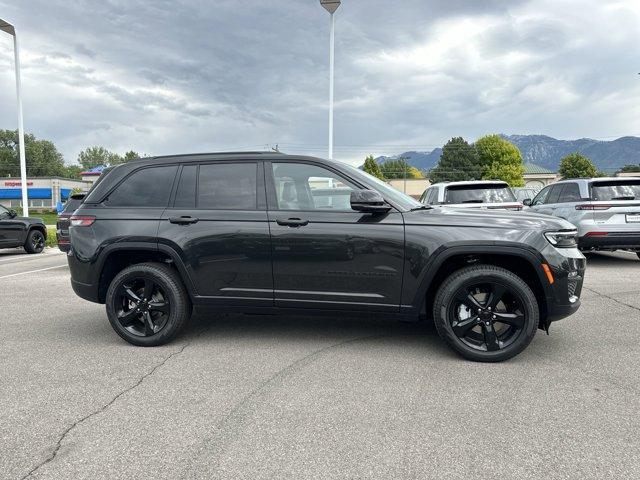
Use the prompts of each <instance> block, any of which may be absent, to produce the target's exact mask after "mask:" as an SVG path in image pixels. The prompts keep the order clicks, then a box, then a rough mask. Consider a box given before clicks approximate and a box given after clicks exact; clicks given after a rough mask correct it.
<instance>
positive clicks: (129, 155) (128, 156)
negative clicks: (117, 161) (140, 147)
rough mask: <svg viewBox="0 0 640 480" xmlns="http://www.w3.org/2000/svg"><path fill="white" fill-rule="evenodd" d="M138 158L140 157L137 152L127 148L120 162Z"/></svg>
mask: <svg viewBox="0 0 640 480" xmlns="http://www.w3.org/2000/svg"><path fill="white" fill-rule="evenodd" d="M138 158H140V154H139V153H138V152H136V151H134V150H129V151H128V152H127V153H125V154H124V156H123V157H122V162H123V163H126V162H130V161H131V160H137V159H138Z"/></svg>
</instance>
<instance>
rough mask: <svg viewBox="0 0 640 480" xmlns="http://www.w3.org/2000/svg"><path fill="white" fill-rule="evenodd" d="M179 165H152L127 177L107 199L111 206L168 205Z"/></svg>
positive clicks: (106, 203) (106, 202) (108, 204)
mask: <svg viewBox="0 0 640 480" xmlns="http://www.w3.org/2000/svg"><path fill="white" fill-rule="evenodd" d="M177 169H178V167H177V166H176V165H170V166H166V167H150V168H143V169H140V170H136V171H135V172H133V173H132V174H130V175H129V176H128V177H127V178H125V179H124V180H123V181H122V182H121V183H120V184H119V185H118V186H117V187H116V188H115V190H113V191H112V192H111V193H110V194H109V195H108V197H107V199H106V200H105V202H104V203H105V205H107V206H109V207H166V206H167V203H168V202H169V195H170V194H171V187H172V186H173V179H174V177H175V176H176V171H177Z"/></svg>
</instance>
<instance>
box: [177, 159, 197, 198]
mask: <svg viewBox="0 0 640 480" xmlns="http://www.w3.org/2000/svg"><path fill="white" fill-rule="evenodd" d="M197 172H198V166H197V165H187V166H185V167H182V174H181V175H180V181H179V182H178V189H177V191H176V199H175V201H174V202H173V206H174V207H176V208H194V207H195V206H196V174H197Z"/></svg>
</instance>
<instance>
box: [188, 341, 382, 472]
mask: <svg viewBox="0 0 640 480" xmlns="http://www.w3.org/2000/svg"><path fill="white" fill-rule="evenodd" d="M391 335H392V333H384V334H376V335H366V336H364V337H356V338H350V339H348V340H343V341H340V342H337V343H333V344H331V345H327V346H326V347H322V348H320V349H318V350H314V351H313V352H311V353H309V354H307V355H304V356H302V357H300V358H298V359H297V360H295V361H293V362H291V363H289V364H288V365H286V366H284V367H282V368H281V369H280V370H278V371H277V372H275V373H274V374H273V375H271V376H270V377H269V378H267V379H266V380H263V381H262V382H260V383H259V384H258V385H257V386H256V387H255V388H254V389H252V390H251V391H250V392H249V393H247V394H246V395H245V396H243V397H242V398H241V399H240V401H238V402H237V403H236V404H235V405H233V407H232V408H231V409H230V410H229V411H228V412H227V413H226V414H225V415H224V416H223V417H222V418H221V419H220V420H219V421H218V422H217V423H216V425H215V427H214V428H216V429H217V432H216V434H214V435H213V437H212V438H210V439H209V441H205V445H203V446H202V447H201V451H200V452H199V453H198V454H197V457H200V456H202V453H203V452H202V450H205V451H206V450H210V447H211V444H215V443H216V442H215V439H216V437H218V438H219V439H220V440H222V438H221V437H223V434H224V430H225V427H226V426H227V424H229V423H231V421H232V420H233V419H234V418H238V417H240V411H241V410H242V409H243V407H245V406H247V405H249V404H250V403H251V402H252V401H253V400H254V399H256V398H257V397H258V396H259V395H260V394H261V393H262V392H264V391H265V390H266V389H267V388H269V387H273V386H275V385H277V384H278V383H279V381H280V380H283V379H285V378H286V377H287V376H289V375H291V374H293V373H296V372H299V371H300V370H302V369H303V368H304V367H306V366H308V365H310V364H311V363H313V362H314V361H316V360H317V359H318V358H320V357H321V356H322V355H323V354H325V353H327V352H329V351H331V350H335V349H336V348H340V347H343V346H344V345H348V344H351V343H355V342H360V341H362V340H371V339H375V338H384V337H388V336H391ZM194 466H195V465H193V466H192V467H191V468H190V469H189V471H192V470H193V468H194ZM186 475H189V472H185V475H183V476H181V477H180V478H185V476H186Z"/></svg>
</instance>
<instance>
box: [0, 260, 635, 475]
mask: <svg viewBox="0 0 640 480" xmlns="http://www.w3.org/2000/svg"><path fill="white" fill-rule="evenodd" d="M639 273H640V261H639V260H638V258H637V257H636V256H635V255H631V254H627V253H614V254H597V255H592V256H590V257H589V266H588V271H587V278H586V288H585V290H584V292H583V295H582V302H583V304H582V308H581V309H580V311H579V312H578V313H577V314H576V315H574V316H573V317H570V318H568V319H565V320H563V321H561V322H559V323H556V324H554V325H553V326H552V329H551V335H549V336H547V335H545V334H544V333H543V332H538V335H537V336H536V338H535V339H534V341H533V343H532V345H531V346H530V347H529V348H528V349H527V350H526V351H525V352H524V353H522V354H521V355H519V356H518V357H516V358H515V359H513V360H511V361H509V362H506V363H501V364H479V363H472V362H468V361H464V360H462V359H460V358H459V357H457V356H455V355H454V354H453V353H451V352H450V351H449V350H448V349H447V348H446V347H445V346H444V344H443V343H442V342H441V341H440V340H439V338H438V336H437V334H436V333H435V331H434V330H433V329H432V328H431V327H429V326H428V325H425V324H399V323H395V322H389V321H385V320H384V319H380V318H371V319H363V318H360V319H350V318H304V317H279V316H266V317H259V316H242V315H217V316H215V315H206V316H205V315H199V316H197V317H196V318H194V319H193V321H192V323H191V325H190V327H189V328H188V330H187V332H186V333H185V334H184V335H182V336H181V337H180V338H179V339H178V340H177V341H176V342H174V343H172V344H170V345H168V346H165V347H160V348H149V349H144V348H136V347H133V346H130V345H128V344H126V343H125V342H124V341H123V340H121V339H120V338H119V337H118V336H117V335H116V334H115V333H114V332H113V331H112V330H111V327H110V326H109V324H108V322H107V319H106V316H105V312H104V307H103V306H101V305H94V304H91V303H87V302H85V301H83V300H81V299H79V298H77V297H76V296H75V295H74V294H73V292H72V290H71V287H70V285H69V274H68V270H67V268H66V259H65V257H64V255H63V254H61V253H59V252H57V251H55V250H50V249H49V250H47V251H46V253H45V254H42V255H38V256H30V255H25V254H23V253H22V252H21V251H20V250H4V251H3V250H0V292H2V293H1V295H0V306H1V309H0V377H1V389H0V414H1V421H0V477H2V478H7V479H19V478H25V477H29V475H31V477H29V478H51V479H53V478H111V479H113V478H167V479H176V478H234V479H240V478H241V479H245V478H246V479H274V478H296V479H298V478H318V479H325V478H437V479H453V478H483V479H491V478H496V479H497V478H501V479H502V478H519V479H525V478H535V479H539V478H547V479H556V478H558V479H560V478H562V479H565V478H576V479H578V478H579V479H586V478H594V479H595V478H598V479H604V478H612V479H613V478H615V479H620V478H640V435H639V432H640V374H638V372H639V371H640V294H639V290H640V281H639V279H638V275H639Z"/></svg>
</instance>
